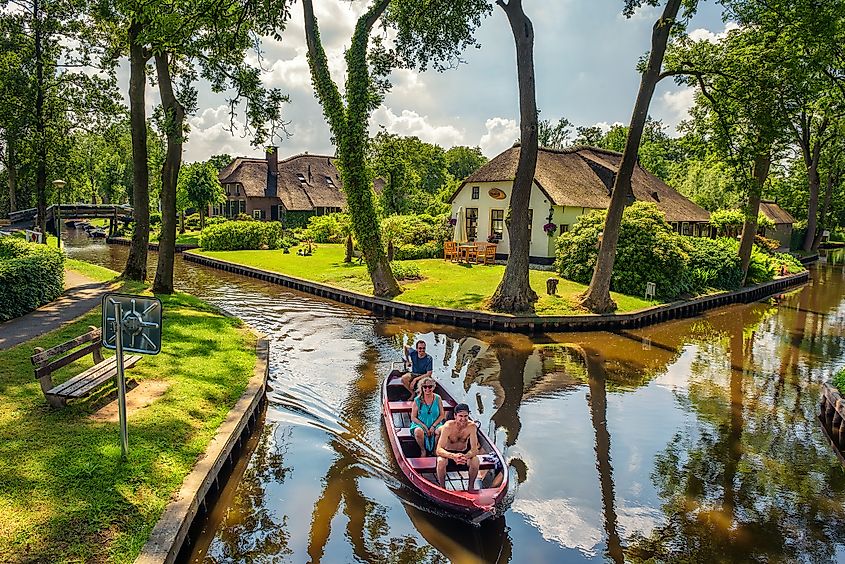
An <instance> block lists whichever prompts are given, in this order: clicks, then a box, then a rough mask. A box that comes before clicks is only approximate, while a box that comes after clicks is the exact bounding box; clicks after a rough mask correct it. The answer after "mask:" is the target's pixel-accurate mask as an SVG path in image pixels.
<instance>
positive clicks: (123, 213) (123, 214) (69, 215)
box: [9, 204, 132, 234]
mask: <svg viewBox="0 0 845 564" xmlns="http://www.w3.org/2000/svg"><path fill="white" fill-rule="evenodd" d="M56 212H59V213H60V215H59V217H61V218H62V221H67V220H69V219H108V220H109V233H110V234H113V233H114V231H115V230H116V229H117V223H118V222H119V221H122V222H123V223H128V222H130V221H132V208H131V207H129V206H118V205H114V204H62V205H61V206H59V205H57V204H54V205H52V206H48V207H47V230H48V231H49V232H51V233H53V234H55V233H56ZM37 217H38V209H37V208H29V209H26V210H18V211H14V212H11V213H10V214H9V220H10V221H11V223H13V224H14V223H22V222H27V221H35V220H36V218H37Z"/></svg>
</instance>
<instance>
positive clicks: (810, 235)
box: [801, 164, 821, 251]
mask: <svg viewBox="0 0 845 564" xmlns="http://www.w3.org/2000/svg"><path fill="white" fill-rule="evenodd" d="M807 180H808V183H809V188H810V199H809V201H808V202H807V232H806V233H805V234H804V244H803V245H802V246H801V248H802V249H804V250H805V251H809V250H811V249H812V248H813V242H814V241H815V240H816V229H817V226H818V213H819V188H820V185H821V180H820V179H819V169H818V167H817V166H816V165H815V164H814V165H812V166H810V167H809V168H807Z"/></svg>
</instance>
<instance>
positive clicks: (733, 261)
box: [687, 237, 742, 292]
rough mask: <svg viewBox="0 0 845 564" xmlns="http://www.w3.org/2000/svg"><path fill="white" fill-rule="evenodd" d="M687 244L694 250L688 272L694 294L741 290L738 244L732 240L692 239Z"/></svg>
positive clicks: (690, 256) (691, 250)
mask: <svg viewBox="0 0 845 564" xmlns="http://www.w3.org/2000/svg"><path fill="white" fill-rule="evenodd" d="M687 242H688V243H689V244H690V247H691V249H690V253H689V264H688V265H687V269H688V272H689V276H690V282H691V286H692V289H693V290H694V291H696V292H701V291H703V290H706V289H708V288H718V289H720V290H733V289H735V288H739V286H740V285H741V284H742V268H741V267H740V260H739V242H738V241H736V240H734V239H729V238H721V239H704V238H701V237H691V238H689V239H687Z"/></svg>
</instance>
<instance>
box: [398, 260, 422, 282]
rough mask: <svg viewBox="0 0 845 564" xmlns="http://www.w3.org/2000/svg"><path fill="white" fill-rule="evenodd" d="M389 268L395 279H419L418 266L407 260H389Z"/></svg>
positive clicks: (420, 276)
mask: <svg viewBox="0 0 845 564" xmlns="http://www.w3.org/2000/svg"><path fill="white" fill-rule="evenodd" d="M390 270H392V271H393V277H394V278H396V279H397V280H420V279H421V278H422V275H420V268H419V267H418V266H417V265H415V264H413V263H408V262H391V263H390Z"/></svg>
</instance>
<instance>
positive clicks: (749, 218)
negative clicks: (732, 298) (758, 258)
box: [739, 153, 772, 284]
mask: <svg viewBox="0 0 845 564" xmlns="http://www.w3.org/2000/svg"><path fill="white" fill-rule="evenodd" d="M771 164H772V157H771V154H770V153H761V154H759V155H757V156H756V157H754V168H753V172H752V173H751V182H750V186H749V188H748V202H747V204H746V206H745V223H744V224H743V226H742V238H741V239H740V242H739V261H740V268H741V269H742V283H743V284H745V279H746V278H747V277H748V265H749V264H751V250H752V247H753V246H754V236H755V235H757V216H758V214H759V213H760V198H761V197H762V195H763V185H764V184H765V183H766V178H768V177H769V167H770V166H771Z"/></svg>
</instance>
